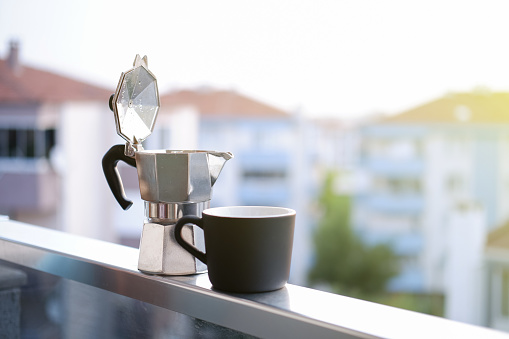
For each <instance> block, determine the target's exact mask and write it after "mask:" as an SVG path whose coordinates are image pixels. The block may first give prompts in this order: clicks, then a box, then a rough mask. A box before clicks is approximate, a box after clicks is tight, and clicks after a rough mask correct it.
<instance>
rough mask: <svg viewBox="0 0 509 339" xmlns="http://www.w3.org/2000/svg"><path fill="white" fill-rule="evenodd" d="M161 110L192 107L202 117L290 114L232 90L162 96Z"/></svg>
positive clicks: (180, 91) (200, 90)
mask: <svg viewBox="0 0 509 339" xmlns="http://www.w3.org/2000/svg"><path fill="white" fill-rule="evenodd" d="M160 100H161V108H172V107H178V106H187V105H192V106H194V107H196V109H197V110H198V111H199V112H200V114H201V115H202V116H205V117H206V116H225V115H226V116H239V115H240V116H244V117H245V116H248V117H258V118H278V117H288V113H287V112H285V111H283V110H280V109H278V108H275V107H272V106H270V105H267V104H265V103H262V102H260V101H257V100H254V99H251V98H248V97H246V96H244V95H242V94H239V93H237V92H235V91H230V90H214V89H208V88H207V89H198V90H179V91H173V92H170V93H167V94H165V95H162V96H161V98H160Z"/></svg>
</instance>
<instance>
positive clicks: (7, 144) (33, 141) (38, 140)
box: [0, 128, 55, 159]
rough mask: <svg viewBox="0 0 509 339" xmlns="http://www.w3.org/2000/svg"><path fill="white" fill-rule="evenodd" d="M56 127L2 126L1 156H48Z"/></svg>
mask: <svg viewBox="0 0 509 339" xmlns="http://www.w3.org/2000/svg"><path fill="white" fill-rule="evenodd" d="M53 146H55V130H54V129H45V130H41V129H33V128H0V158H24V159H34V158H48V157H49V153H50V151H51V149H52V148H53Z"/></svg>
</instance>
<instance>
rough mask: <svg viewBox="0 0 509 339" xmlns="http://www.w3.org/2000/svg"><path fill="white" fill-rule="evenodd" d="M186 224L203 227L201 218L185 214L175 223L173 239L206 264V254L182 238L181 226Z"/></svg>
mask: <svg viewBox="0 0 509 339" xmlns="http://www.w3.org/2000/svg"><path fill="white" fill-rule="evenodd" d="M186 224H193V225H196V226H198V227H199V228H201V229H203V219H202V218H200V217H197V216H195V215H185V216H183V217H182V218H180V219H179V220H178V221H177V223H176V224H175V239H176V240H177V242H178V243H179V245H180V246H182V247H183V248H184V249H185V250H186V251H188V252H189V253H191V254H192V255H194V256H195V257H196V258H198V259H199V260H200V261H201V262H202V263H204V264H207V256H206V254H205V253H203V252H202V251H200V250H198V249H197V248H196V247H194V246H193V245H191V244H190V243H188V242H187V241H185V240H184V239H183V238H182V228H183V227H184V226H185V225H186Z"/></svg>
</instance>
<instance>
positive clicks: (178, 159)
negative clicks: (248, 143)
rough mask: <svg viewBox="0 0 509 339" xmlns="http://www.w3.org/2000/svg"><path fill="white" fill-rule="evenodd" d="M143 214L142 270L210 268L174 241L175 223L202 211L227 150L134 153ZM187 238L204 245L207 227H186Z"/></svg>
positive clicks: (167, 272) (176, 272)
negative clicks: (201, 228) (143, 202)
mask: <svg viewBox="0 0 509 339" xmlns="http://www.w3.org/2000/svg"><path fill="white" fill-rule="evenodd" d="M135 157H136V167H137V169H138V180H139V184H140V193H141V198H142V199H143V200H145V218H146V221H145V223H144V225H143V233H142V237H141V241H140V256H139V260H138V269H139V270H140V271H142V272H145V273H151V274H165V275H183V274H194V273H201V272H205V271H206V265H205V264H204V263H202V262H201V261H199V260H198V259H196V258H195V257H194V256H192V255H190V254H189V253H188V252H187V251H186V250H184V249H183V248H182V247H181V246H180V245H179V244H178V243H177V242H176V240H175V232H174V229H175V223H176V222H177V220H178V219H179V218H181V217H183V216H184V215H196V216H201V212H202V211H203V210H204V209H206V208H208V206H209V204H210V198H211V196H212V186H213V185H214V183H215V182H216V180H217V178H218V176H219V174H220V173H221V170H222V168H223V166H224V164H225V162H226V161H227V160H229V159H231V158H232V154H231V153H228V152H208V151H169V150H162V151H138V152H136V153H135ZM183 236H184V237H185V238H186V241H188V242H189V243H191V244H193V246H196V247H197V248H200V249H201V250H202V251H204V250H205V240H204V238H203V232H202V231H201V230H199V229H194V228H193V227H191V226H186V229H185V230H184V232H183Z"/></svg>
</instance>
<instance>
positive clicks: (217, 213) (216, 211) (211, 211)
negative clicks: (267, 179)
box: [202, 206, 296, 219]
mask: <svg viewBox="0 0 509 339" xmlns="http://www.w3.org/2000/svg"><path fill="white" fill-rule="evenodd" d="M242 209H253V210H265V211H270V213H264V214H260V215H256V214H254V215H242V214H232V213H224V212H226V211H227V210H230V211H232V210H233V211H238V210H242ZM278 210H279V211H280V213H277V211H278ZM202 214H206V215H208V216H212V217H218V218H232V219H233V218H237V219H261V218H280V217H287V216H292V215H296V212H295V210H293V209H291V208H287V207H277V206H223V207H212V208H207V209H206V210H204V211H203V212H202Z"/></svg>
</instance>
